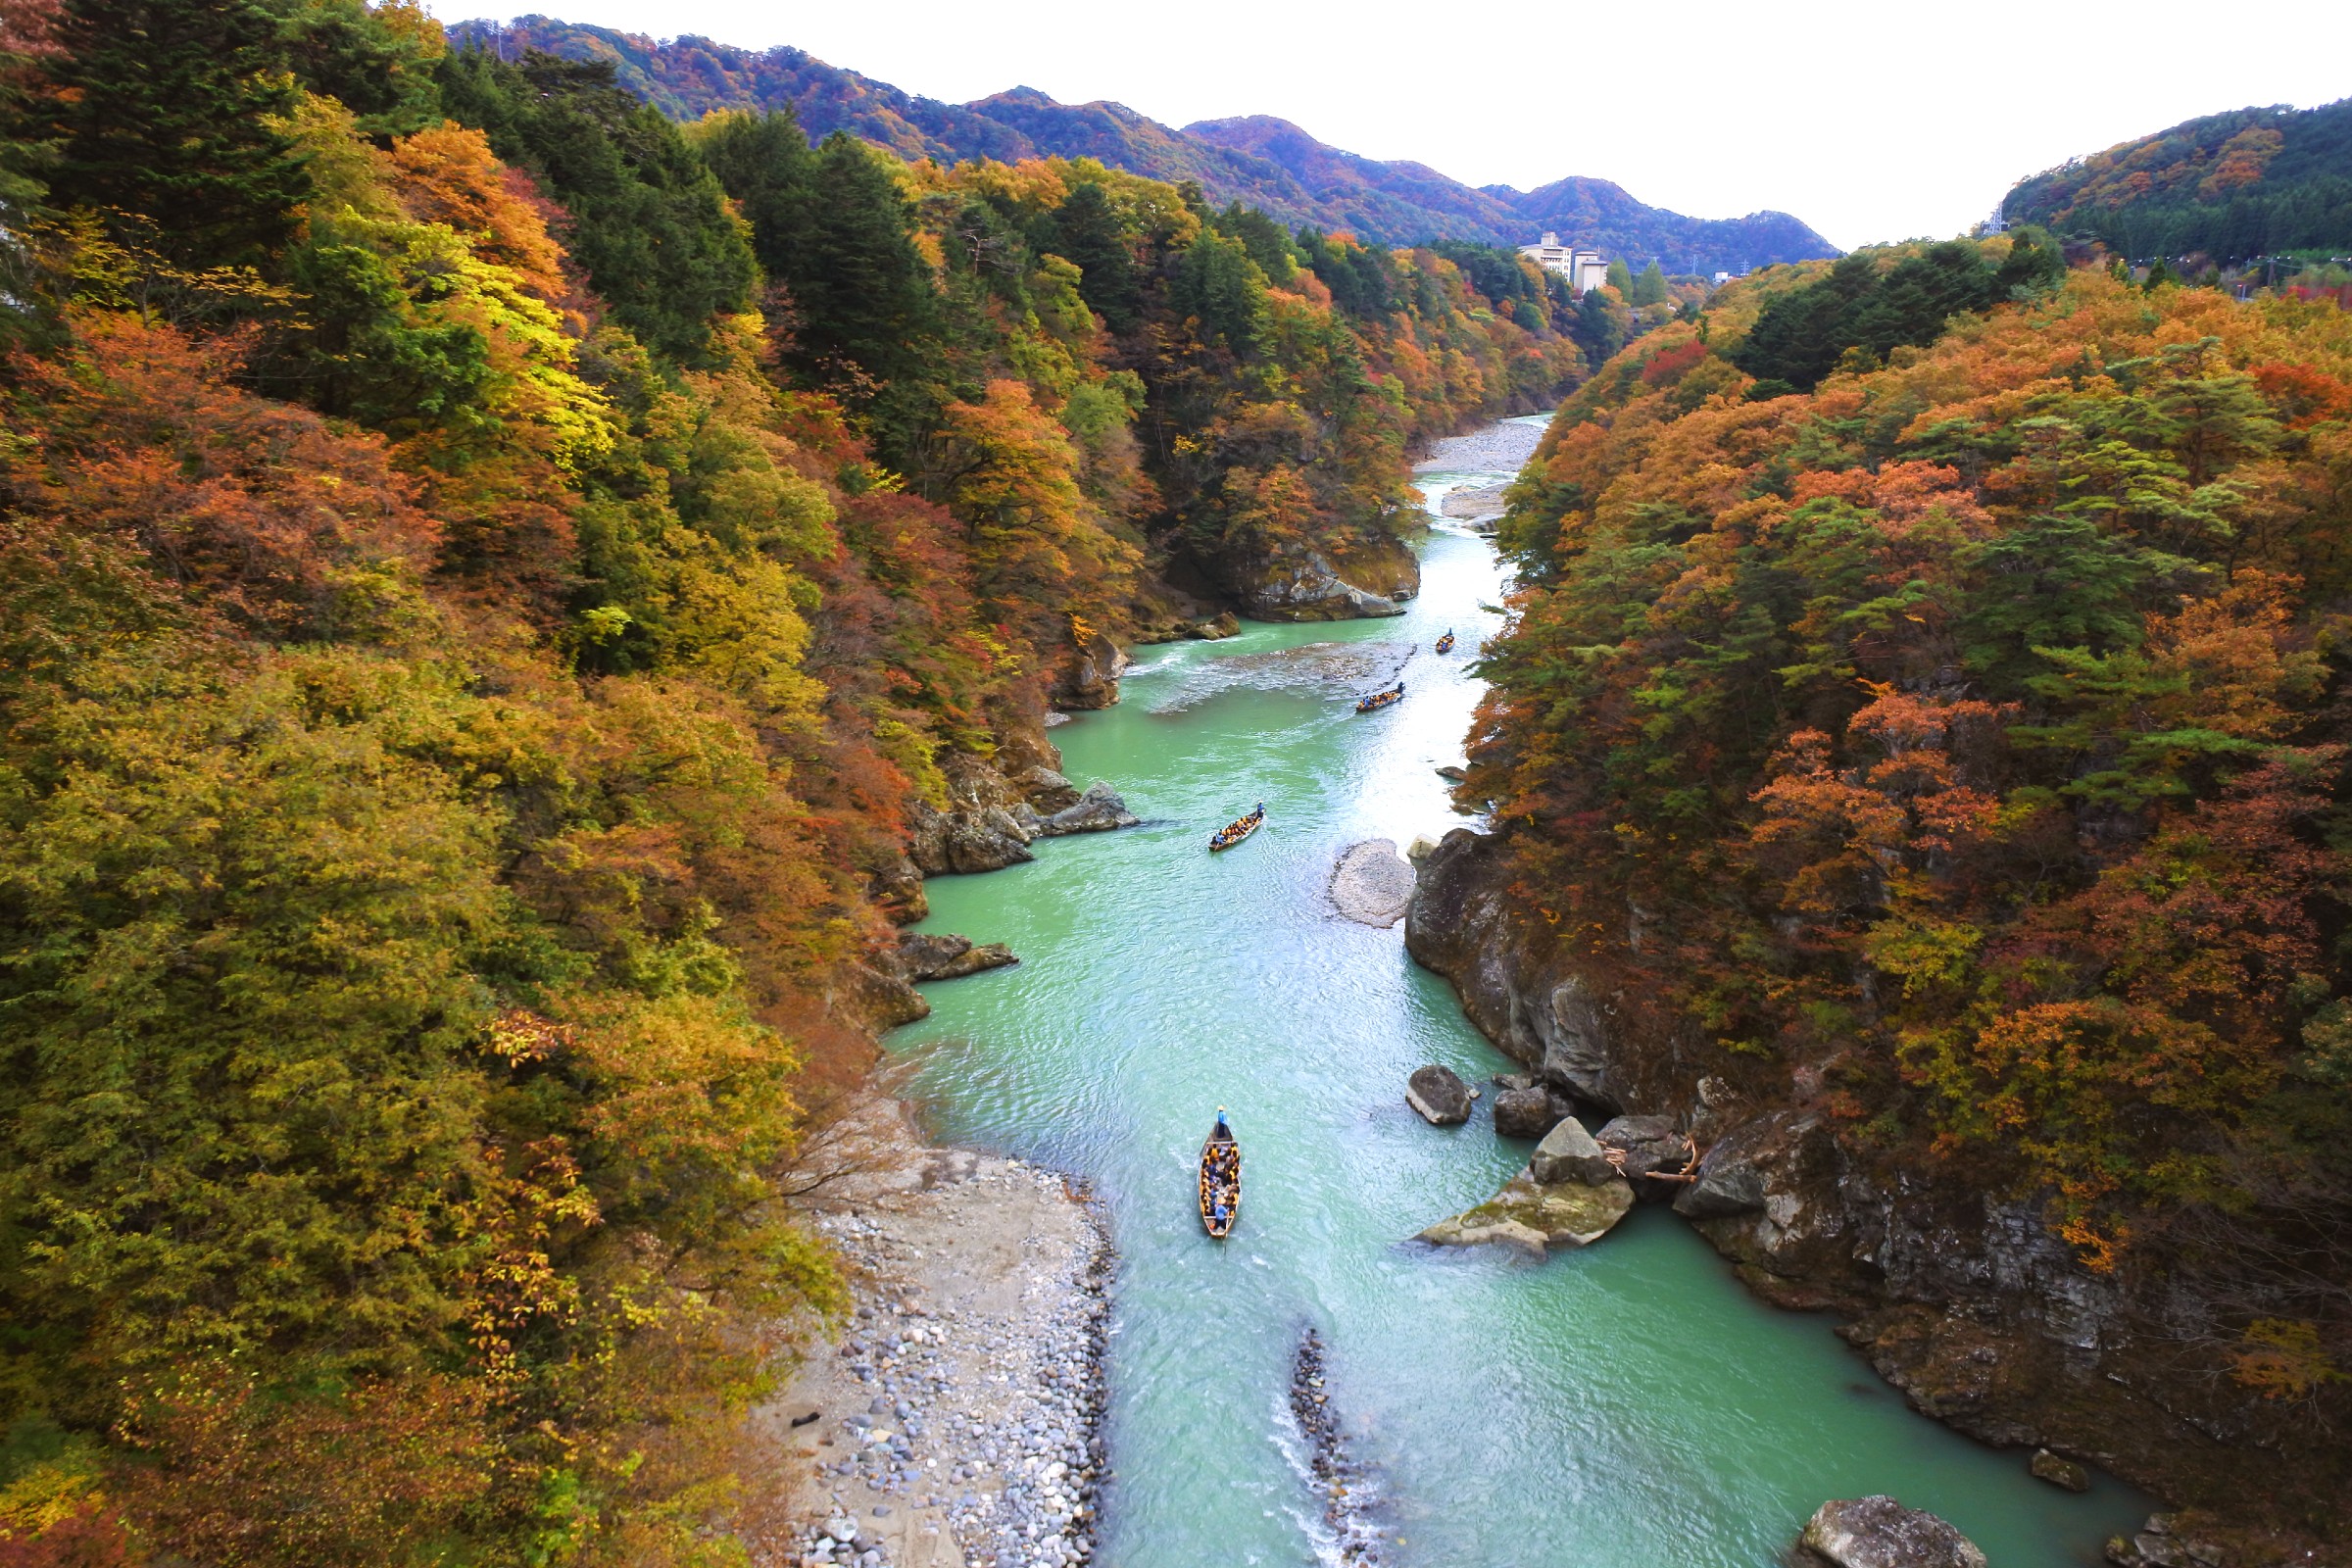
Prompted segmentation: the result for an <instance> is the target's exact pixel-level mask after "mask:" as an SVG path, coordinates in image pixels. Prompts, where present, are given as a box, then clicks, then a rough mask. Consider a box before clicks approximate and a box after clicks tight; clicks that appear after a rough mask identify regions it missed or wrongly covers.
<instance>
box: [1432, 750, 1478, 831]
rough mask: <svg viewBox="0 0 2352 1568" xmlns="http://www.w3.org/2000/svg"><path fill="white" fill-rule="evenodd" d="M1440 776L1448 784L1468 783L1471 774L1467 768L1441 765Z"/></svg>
mask: <svg viewBox="0 0 2352 1568" xmlns="http://www.w3.org/2000/svg"><path fill="white" fill-rule="evenodd" d="M1438 777H1440V778H1442V779H1444V780H1446V782H1447V783H1448V784H1467V783H1469V782H1470V774H1469V773H1468V772H1467V771H1466V770H1465V769H1462V768H1458V767H1441V768H1439V769H1438ZM1432 848H1433V849H1434V848H1435V846H1434V845H1433V846H1432Z"/></svg>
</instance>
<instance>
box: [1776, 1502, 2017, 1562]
mask: <svg viewBox="0 0 2352 1568" xmlns="http://www.w3.org/2000/svg"><path fill="white" fill-rule="evenodd" d="M1797 1545H1798V1546H1799V1547H1800V1548H1801V1549H1802V1550H1804V1551H1807V1552H1810V1553H1812V1555H1813V1559H1814V1561H1816V1562H1821V1563H1828V1564H1831V1565H1832V1568H1985V1553H1984V1552H1982V1551H1980V1550H1978V1549H1977V1546H1976V1544H1975V1543H1974V1542H1972V1541H1970V1540H1969V1539H1968V1538H1967V1537H1966V1536H1964V1535H1962V1534H1961V1533H1960V1532H1959V1531H1957V1530H1955V1529H1953V1528H1952V1527H1951V1526H1950V1525H1948V1524H1946V1523H1944V1522H1943V1521H1942V1520H1941V1519H1938V1518H1936V1516H1935V1515H1934V1514H1932V1513H1926V1512H1923V1511H1921V1510H1920V1509H1917V1508H1906V1507H1904V1506H1903V1505H1902V1504H1901V1503H1899V1502H1897V1501H1895V1500H1894V1499H1893V1498H1892V1497H1888V1496H1885V1495H1881V1496H1875V1497H1854V1498H1849V1499H1846V1500H1843V1501H1838V1502H1825V1503H1823V1504H1822V1505H1821V1507H1820V1509H1819V1510H1818V1511H1816V1512H1815V1513H1814V1515H1813V1517H1812V1518H1811V1519H1809V1520H1807V1521H1806V1522H1805V1533H1804V1534H1803V1535H1802V1536H1799V1537H1798V1538H1797Z"/></svg>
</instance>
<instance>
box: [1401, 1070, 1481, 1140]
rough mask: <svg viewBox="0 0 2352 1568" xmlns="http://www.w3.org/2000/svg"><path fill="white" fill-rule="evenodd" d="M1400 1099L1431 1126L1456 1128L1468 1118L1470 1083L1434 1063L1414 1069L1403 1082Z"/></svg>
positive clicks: (1452, 1071)
mask: <svg viewBox="0 0 2352 1568" xmlns="http://www.w3.org/2000/svg"><path fill="white" fill-rule="evenodd" d="M1404 1103H1406V1104H1408V1105H1410V1106H1412V1107H1413V1108H1414V1109H1415V1110H1417V1111H1419V1112H1420V1113H1421V1119H1422V1120H1424V1121H1426V1122H1428V1123H1429V1124H1430V1125H1431V1126H1432V1127H1459V1126H1460V1125H1461V1124H1462V1123H1463V1122H1466V1121H1468V1120H1469V1119H1470V1086H1469V1085H1468V1084H1466V1083H1464V1082H1462V1080H1461V1076H1460V1074H1458V1073H1456V1072H1455V1071H1454V1070H1453V1069H1452V1068H1451V1067H1446V1066H1441V1065H1439V1064H1438V1063H1436V1062H1432V1063H1430V1064H1429V1065H1428V1066H1426V1067H1419V1068H1415V1069H1414V1071H1413V1076H1412V1077H1411V1078H1409V1079H1408V1080H1406V1082H1405V1086H1404Z"/></svg>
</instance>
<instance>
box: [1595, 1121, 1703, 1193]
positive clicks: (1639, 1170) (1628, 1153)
mask: <svg viewBox="0 0 2352 1568" xmlns="http://www.w3.org/2000/svg"><path fill="white" fill-rule="evenodd" d="M1593 1137H1594V1138H1596V1139H1598V1140H1599V1141H1600V1144H1601V1147H1602V1148H1604V1149H1610V1150H1614V1151H1616V1153H1617V1168H1618V1169H1620V1170H1622V1171H1624V1172H1625V1174H1626V1176H1627V1177H1628V1178H1630V1179H1631V1180H1632V1182H1633V1184H1634V1191H1635V1192H1636V1193H1637V1194H1639V1195H1641V1196H1642V1197H1643V1198H1647V1199H1652V1200H1656V1199H1664V1198H1671V1197H1672V1196H1673V1193H1674V1190H1673V1189H1672V1188H1670V1187H1669V1186H1668V1185H1667V1184H1666V1183H1664V1182H1654V1181H1649V1180H1647V1179H1646V1178H1648V1177H1650V1176H1653V1175H1656V1174H1659V1173H1665V1174H1668V1175H1674V1176H1680V1175H1682V1174H1683V1173H1684V1172H1685V1171H1687V1170H1688V1169H1689V1168H1690V1166H1691V1156H1692V1155H1693V1154H1694V1153H1695V1152H1696V1149H1695V1147H1694V1146H1693V1145H1692V1143H1691V1140H1690V1139H1689V1138H1687V1137H1685V1136H1684V1135H1683V1133H1682V1132H1681V1130H1680V1129H1678V1128H1677V1127H1676V1126H1675V1123H1674V1118H1673V1117H1672V1116H1613V1117H1611V1118H1610V1119H1609V1120H1608V1121H1607V1122H1606V1123H1604V1124H1603V1125H1602V1126H1601V1129H1600V1130H1599V1131H1598V1132H1596V1133H1594V1134H1593Z"/></svg>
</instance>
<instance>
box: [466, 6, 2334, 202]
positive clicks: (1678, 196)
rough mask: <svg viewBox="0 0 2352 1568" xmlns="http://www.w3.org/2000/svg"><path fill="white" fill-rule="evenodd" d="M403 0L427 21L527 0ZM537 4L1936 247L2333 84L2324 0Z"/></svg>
mask: <svg viewBox="0 0 2352 1568" xmlns="http://www.w3.org/2000/svg"><path fill="white" fill-rule="evenodd" d="M429 3H430V4H431V5H432V7H433V10H434V11H435V13H436V14H437V15H438V16H440V17H441V18H442V19H443V20H444V21H452V22H454V21H457V20H460V19H462V18H466V17H492V18H499V19H504V18H508V17H512V16H515V15H517V14H520V13H521V12H523V11H524V10H525V9H528V8H529V6H530V0H524V3H523V4H514V3H510V4H505V5H485V4H480V3H478V0H429ZM537 3H538V4H539V5H542V6H545V7H546V8H547V10H548V12H549V14H552V15H558V16H562V17H564V19H566V20H568V21H573V22H589V23H597V24H600V25H605V26H611V27H619V28H623V29H626V30H628V31H631V32H644V33H651V34H653V35H654V36H656V37H673V36H675V35H677V34H679V33H685V32H696V33H702V34H704V35H706V36H709V37H711V38H714V39H717V40H718V41H719V42H722V43H732V44H740V45H744V46H746V47H751V48H766V47H768V46H770V45H774V44H792V45H795V46H797V47H799V48H802V49H806V50H808V51H809V53H810V54H812V55H815V56H816V57H817V58H818V59H820V60H823V61H826V62H827V63H829V64H831V65H836V66H845V67H848V68H849V69H851V70H853V71H858V72H862V73H865V74H866V75H868V76H872V77H875V78H878V79H880V80H882V81H887V82H890V83H892V84H894V85H896V86H899V87H903V88H905V89H906V90H907V91H908V92H911V93H917V94H921V95H923V96H926V97H931V98H944V99H947V100H949V101H951V102H956V103H962V102H966V101H969V100H971V99H974V98H981V97H985V96H987V95H988V94H990V93H993V92H998V91H1001V90H1003V89H1005V88H1006V87H1012V86H1028V87H1035V88H1038V89H1040V90H1041V91H1044V92H1047V93H1050V94H1052V95H1053V96H1054V97H1055V98H1058V99H1061V100H1063V101H1064V102H1070V103H1083V102H1086V101H1088V100H1090V99H1096V98H1108V99H1114V100H1116V101H1118V102H1121V103H1124V104H1127V105H1129V106H1130V107H1132V108H1134V109H1137V110H1140V111H1142V112H1143V113H1144V114H1147V115H1150V116H1151V117H1152V118H1153V119H1154V120H1159V121H1163V122H1165V123H1169V124H1172V125H1182V124H1185V123H1189V122H1191V121H1195V120H1213V119H1218V118H1222V117H1225V116H1230V115H1250V114H1260V115H1278V116H1280V117H1281V118H1283V119H1285V120H1290V121H1295V122H1297V123H1299V124H1300V125H1302V126H1304V127H1305V128H1306V129H1307V130H1308V131H1310V132H1311V133H1313V134H1314V135H1315V136H1317V137H1319V138H1320V139H1322V140H1324V141H1326V142H1330V143H1332V144H1333V145H1335V146H1339V147H1344V148H1347V149H1348V150H1349V151H1350V152H1356V153H1362V154H1364V155H1366V156H1367V157H1372V158H1387V159H1415V160H1418V161H1419V162H1421V163H1424V164H1428V165H1430V166H1431V167H1433V168H1435V169H1437V170H1439V171H1440V172H1444V173H1446V174H1449V175H1451V176H1452V177H1454V178H1455V179H1459V180H1462V181H1464V182H1465V183H1468V184H1472V185H1483V184H1492V183H1504V184H1511V185H1516V186H1518V187H1519V188H1521V189H1523V190H1526V189H1532V188H1533V187H1535V186H1537V185H1541V184H1544V183H1546V182H1548V181H1550V180H1554V179H1558V178H1560V177H1561V176H1563V175H1567V174H1592V175H1597V176H1599V177H1601V178H1604V179H1613V180H1615V181H1616V182H1617V183H1619V184H1620V185H1623V186H1624V187H1625V188H1626V189H1628V190H1629V191H1631V192H1633V194H1634V195H1635V196H1637V197H1639V198H1640V199H1641V200H1642V201H1644V202H1647V203H1649V204H1650V205H1652V206H1655V207H1666V208H1671V209H1673V210H1675V211H1677V212H1682V213H1689V214H1692V215H1694V216H1697V217H1701V218H1729V217H1735V216H1738V215H1740V214H1743V213H1748V212H1753V211H1756V210H1758V209H1762V208H1778V209H1780V210H1782V211H1784V212H1789V213H1794V214H1795V215H1796V216H1797V217H1799V218H1801V219H1803V220H1805V221H1807V222H1809V223H1811V224H1812V225H1813V226H1814V227H1815V228H1817V229H1819V230H1820V231H1821V232H1822V233H1823V234H1825V235H1827V236H1828V237H1829V238H1830V239H1831V240H1832V241H1834V242H1835V243H1837V244H1838V245H1841V246H1848V247H1851V246H1854V245H1861V244H1867V243H1869V242H1871V241H1874V240H1882V239H1903V238H1908V237H1912V236H1916V235H1934V236H1942V235H1947V234H1955V233H1959V232H1961V231H1963V230H1965V229H1966V228H1967V227H1968V226H1969V225H1970V224H1971V223H1973V222H1975V221H1977V220H1979V219H1980V218H1982V217H1984V216H1985V214H1986V213H1988V212H1989V211H1990V210H1991V208H1992V206H1993V204H1994V203H1995V202H1996V201H1998V200H1999V199H2000V196H2001V193H2002V192H2003V191H2004V190H2006V189H2007V188H2008V187H2009V185H2010V184H2011V183H2013V182H2014V181H2015V180H2017V179H2019V178H2021V177H2023V176H2024V175H2027V174H2030V173H2033V172H2036V171H2038V170H2041V169H2045V168H2048V167H2049V166H2051V165H2053V164H2057V163H2061V162H2064V161H2065V160H2066V159H2067V158H2069V157H2072V156H2074V155H2076V154H2080V153H2087V152H2095V151H2097V150H2098V149H2100V148H2102V147H2107V146H2111V145H2113V144H2114V143H2116V142H2118V141H2123V140H2126V139H2128V138H2130V137H2132V136H2137V135H2141V134H2144V133H2146V132H2148V131H2153V130H2160V129H2162V128H2163V127H2165V126H2167V125H2170V124H2174V123H2178V122H2180V121H2182V120H2186V119H2189V118H2191V117H2192V116H2196V115H2202V114H2212V113H2215V112H2217V111H2220V110H2225V109H2235V108H2241V107H2243V106H2245V105H2248V104H2273V103H2286V104H2294V105H2297V106H2299V107H2309V106H2311V105H2313V104H2320V103H2327V102H2329V101H2331V100H2333V99H2337V98H2341V97H2345V96H2347V95H2352V4H2345V3H2343V0H2328V3H2325V4H2321V5H2316V6H2304V7H2291V8H2288V10H2287V11H2286V12H2284V13H2273V12H2265V11H2261V10H2257V9H2255V8H2252V7H2248V6H2243V5H2226V4H2214V3H2206V4H2197V5H2189V4H2181V3H2179V0H2097V3H2089V0H2039V3H2019V0H1977V3H1970V0H1938V3H1932V4H1925V3H1919V0H1875V3H1856V0H1812V3H1808V0H1746V3H1742V4H1721V3H1717V0H1687V3H1684V4H1679V5H1667V6H1643V5H1635V4H1617V5H1597V4H1564V3H1561V0H1534V3H1532V4H1520V5H1496V4H1481V5H1464V4H1451V5H1446V4H1435V5H1433V4H1423V5H1418V6H1412V7H1398V6H1391V5H1383V4H1378V3H1359V4H1345V5H1343V4H1335V3H1332V0H1172V3H1171V0H1161V3H1155V4H1149V5H1139V4H1134V3H1132V0H1131V3H1128V4H1118V3H1115V0H1108V3H1106V0H1093V3H1078V0H828V3H825V4H822V5H795V4H789V3H786V4H776V3H771V0H537ZM1531 237H1532V236H1531Z"/></svg>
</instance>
